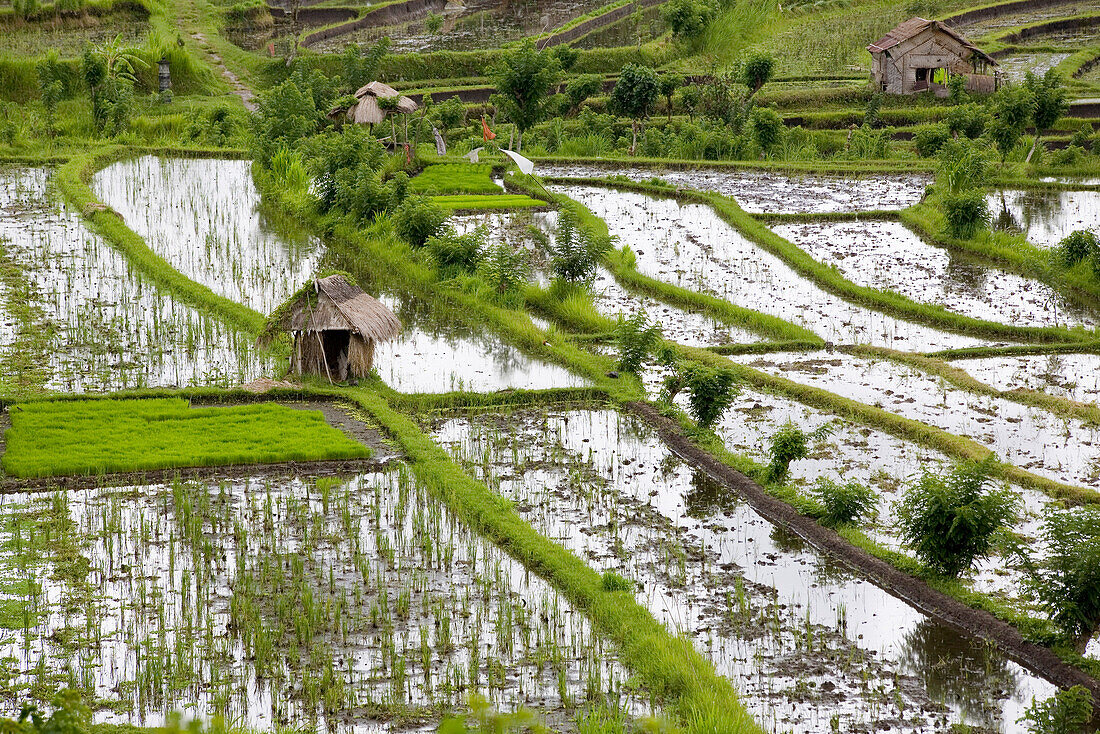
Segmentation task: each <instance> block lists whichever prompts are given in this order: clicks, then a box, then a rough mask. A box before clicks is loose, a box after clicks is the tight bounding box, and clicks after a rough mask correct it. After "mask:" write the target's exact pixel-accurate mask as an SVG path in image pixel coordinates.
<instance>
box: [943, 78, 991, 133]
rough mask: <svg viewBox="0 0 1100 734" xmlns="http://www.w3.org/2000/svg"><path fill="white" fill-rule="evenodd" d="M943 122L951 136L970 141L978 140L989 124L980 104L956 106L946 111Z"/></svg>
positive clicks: (986, 114)
mask: <svg viewBox="0 0 1100 734" xmlns="http://www.w3.org/2000/svg"><path fill="white" fill-rule="evenodd" d="M954 78H955V77H952V79H954ZM945 121H946V123H947V129H948V130H950V131H951V134H952V135H962V136H964V137H967V138H970V139H974V138H979V137H981V135H982V133H984V132H985V128H986V126H987V125H988V124H989V111H988V110H987V109H986V108H985V106H984V105H980V104H961V105H956V106H955V107H952V108H950V109H949V110H948V111H947V118H946V120H945Z"/></svg>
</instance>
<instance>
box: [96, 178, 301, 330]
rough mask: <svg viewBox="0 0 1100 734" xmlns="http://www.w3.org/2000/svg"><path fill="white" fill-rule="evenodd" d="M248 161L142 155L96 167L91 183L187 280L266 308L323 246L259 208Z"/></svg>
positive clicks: (294, 284)
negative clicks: (280, 224) (273, 218)
mask: <svg viewBox="0 0 1100 734" xmlns="http://www.w3.org/2000/svg"><path fill="white" fill-rule="evenodd" d="M251 166H252V164H251V162H249V161H230V160H217V159H193V158H157V157H155V156H144V157H142V158H137V159H134V160H128V161H122V162H120V163H115V164H113V165H110V166H108V167H107V168H105V169H103V170H102V171H99V172H98V173H96V174H95V176H94V177H93V179H92V189H93V190H94V191H95V193H96V196H98V197H99V199H100V200H101V201H103V202H104V203H105V204H108V205H110V206H111V207H112V208H114V209H115V210H116V211H117V212H118V213H119V214H121V215H122V219H123V221H125V222H126V224H127V225H128V226H129V227H130V229H132V230H134V231H135V232H137V233H138V234H139V235H141V236H142V237H144V238H145V241H146V243H147V244H148V245H149V247H150V248H151V249H152V250H153V252H155V253H157V254H158V255H160V256H161V257H163V258H164V259H165V260H167V261H168V262H170V263H171V264H172V266H173V267H175V268H176V269H177V270H179V271H180V272H182V273H183V274H184V275H186V276H187V277H188V278H191V279H192V280H195V281H197V282H199V283H202V284H203V285H205V286H207V287H208V288H210V289H211V290H213V291H214V292H215V293H217V294H219V295H222V296H225V297H226V298H228V299H230V300H232V301H236V302H237V303H242V304H244V305H246V306H248V307H249V308H252V309H254V310H256V311H259V312H260V313H263V314H268V313H271V312H272V311H274V310H275V308H276V307H278V306H279V305H280V304H282V303H283V301H285V300H286V299H287V298H289V297H290V295H291V294H292V293H294V292H295V291H296V290H298V288H299V287H301V285H302V284H303V283H305V282H306V281H307V280H308V279H309V278H310V277H312V276H313V275H314V274H315V271H316V269H317V264H318V262H319V261H320V258H321V253H322V251H323V247H322V245H321V242H320V241H319V240H317V239H316V238H314V237H311V236H309V235H306V234H304V233H302V232H292V231H291V230H290V229H289V225H288V226H279V225H277V224H276V223H275V222H274V221H273V220H271V219H270V218H269V217H268V216H267V215H265V214H264V213H262V212H261V210H260V208H259V207H260V194H259V192H258V191H257V190H256V186H255V184H254V183H253V181H252V168H251Z"/></svg>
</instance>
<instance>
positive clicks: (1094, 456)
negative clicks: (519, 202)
mask: <svg viewBox="0 0 1100 734" xmlns="http://www.w3.org/2000/svg"><path fill="white" fill-rule="evenodd" d="M734 359H735V360H736V361H738V362H741V363H743V364H746V365H748V366H750V367H753V368H754V369H758V370H761V371H763V372H767V373H769V374H772V375H781V376H783V377H786V378H787V379H790V380H793V381H795V382H799V383H802V384H806V385H812V386H814V387H819V388H822V389H824V390H828V391H830V392H833V393H836V394H838V395H842V396H844V397H846V398H851V399H853V400H856V401H859V402H861V403H865V404H867V405H873V406H877V407H879V408H882V409H883V410H886V411H889V412H891V413H895V414H897V415H900V416H903V417H905V418H911V419H913V420H917V421H921V422H923V423H925V424H928V425H931V426H936V427H937V428H941V429H943V430H945V431H947V432H948V433H952V434H954V435H956V436H965V437H967V438H970V439H973V440H974V441H977V442H978V443H980V444H982V445H983V446H986V447H987V448H989V449H990V450H991V451H993V452H994V453H995V454H997V456H998V457H999V458H1000V459H1001V460H1002V461H1005V462H1008V463H1010V464H1014V465H1016V466H1018V467H1020V468H1022V469H1027V470H1028V471H1030V472H1032V473H1034V474H1038V475H1040V476H1044V477H1048V478H1050V479H1054V480H1057V481H1060V482H1065V483H1066V484H1073V485H1079V486H1085V487H1092V488H1100V433H1098V431H1100V428H1098V427H1097V426H1094V425H1089V424H1087V423H1085V422H1084V421H1081V420H1075V419H1069V418H1063V417H1060V416H1056V415H1054V414H1053V413H1050V412H1048V411H1045V410H1042V409H1039V408H1034V407H1030V406H1026V405H1022V404H1020V403H1016V402H1013V401H1011V400H1006V399H1004V398H997V397H991V396H987V395H976V394H974V393H970V392H967V391H965V390H960V389H958V388H956V387H953V386H951V385H950V384H948V383H947V382H945V381H944V380H943V378H940V377H936V376H933V375H929V374H927V373H925V372H921V371H920V370H917V369H914V368H912V367H908V366H906V365H902V364H899V363H897V362H893V361H890V360H885V359H883V360H878V359H866V358H862V357H854V356H851V355H847V354H831V355H828V356H827V357H823V356H822V355H819V354H810V355H807V354H772V355H767V356H764V357H736V358H734Z"/></svg>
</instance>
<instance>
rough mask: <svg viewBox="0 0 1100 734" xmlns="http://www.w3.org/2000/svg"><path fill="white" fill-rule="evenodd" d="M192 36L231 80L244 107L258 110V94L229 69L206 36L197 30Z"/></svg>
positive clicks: (226, 77)
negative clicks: (256, 99) (256, 100)
mask: <svg viewBox="0 0 1100 734" xmlns="http://www.w3.org/2000/svg"><path fill="white" fill-rule="evenodd" d="M191 38H193V39H195V40H196V41H198V42H199V46H201V47H202V50H203V51H205V52H206V54H207V55H208V56H209V57H210V59H211V60H212V61H213V62H214V66H216V67H217V68H218V70H219V71H221V73H222V77H223V78H224V79H225V80H226V81H227V82H229V86H230V88H231V89H232V90H233V94H235V95H237V96H238V97H240V98H241V102H244V107H245V109H246V110H248V111H249V112H254V111H255V110H256V102H255V101H254V100H255V98H256V95H254V94H253V93H252V90H251V89H249V88H248V87H246V86H245V85H244V84H242V83H241V80H240V79H239V78H237V75H236V74H234V73H233V72H232V71H230V70H229V69H228V67H226V65H225V61H224V60H223V59H222V57H221V56H220V55H218V53H217V52H216V51H215V50H214V49H213V47H211V45H210V43H209V42H208V41H207V40H206V36H204V35H203V34H202V33H200V32H198V31H196V32H194V33H192V34H191Z"/></svg>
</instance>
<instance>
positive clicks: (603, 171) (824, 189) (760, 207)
mask: <svg viewBox="0 0 1100 734" xmlns="http://www.w3.org/2000/svg"><path fill="white" fill-rule="evenodd" d="M535 173H537V174H538V175H540V176H579V177H592V176H625V177H627V178H629V179H632V180H634V181H648V180H649V179H651V178H655V177H656V178H660V179H662V180H664V181H667V182H668V183H671V184H674V185H676V186H684V187H686V188H691V189H698V190H700V191H716V192H718V193H720V194H723V195H725V196H732V197H733V198H734V199H736V200H737V203H738V204H740V205H741V207H742V208H743V209H744V210H745V211H747V212H764V213H769V214H780V213H791V212H846V211H867V210H886V209H904V208H905V207H907V206H911V205H913V204H916V203H917V201H919V200H920V198H921V196H922V195H923V194H924V189H925V187H926V186H927V185H928V184H930V183H931V182H932V179H931V177H929V176H926V175H923V174H900V175H898V174H893V175H890V176H863V177H859V178H841V177H839V176H821V175H804V176H787V175H783V174H780V173H773V172H771V171H746V170H743V169H736V168H728V169H724V170H723V169H720V168H693V169H690V170H686V171H668V170H662V169H650V168H615V167H604V166H593V165H583V164H582V165H573V164H568V165H554V164H541V163H540V164H538V166H536V168H535Z"/></svg>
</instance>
